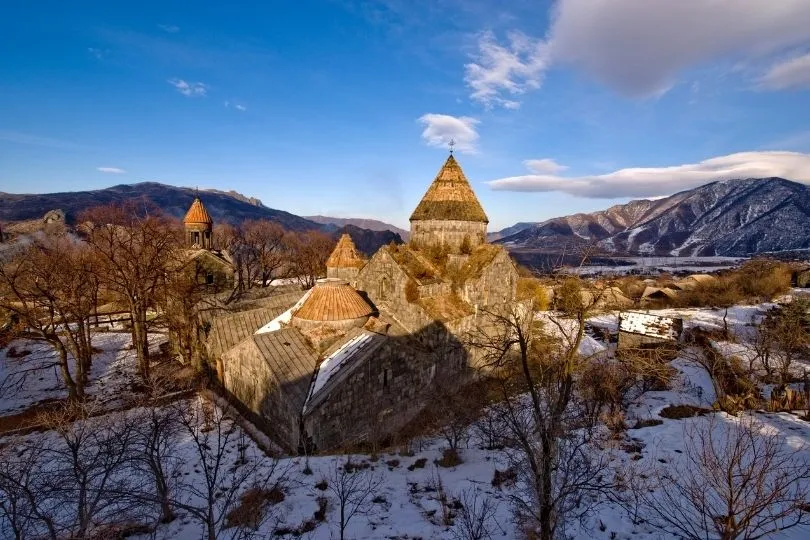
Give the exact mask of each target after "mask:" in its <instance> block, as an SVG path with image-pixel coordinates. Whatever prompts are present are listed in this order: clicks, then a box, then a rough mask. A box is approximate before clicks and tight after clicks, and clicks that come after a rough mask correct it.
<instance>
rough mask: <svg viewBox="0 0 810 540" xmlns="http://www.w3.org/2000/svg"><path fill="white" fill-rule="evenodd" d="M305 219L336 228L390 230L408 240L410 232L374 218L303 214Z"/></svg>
mask: <svg viewBox="0 0 810 540" xmlns="http://www.w3.org/2000/svg"><path fill="white" fill-rule="evenodd" d="M304 218H305V219H308V220H310V221H314V222H315V223H320V224H321V225H328V226H332V227H336V228H342V227H345V226H347V225H353V226H355V227H360V228H361V229H368V230H369V231H391V232H392V233H395V234H398V235H399V236H400V237H401V238H402V239H403V240H406V241H407V240H408V237H409V236H410V234H411V233H410V232H409V231H406V230H405V229H400V228H399V227H397V226H396V225H391V224H390V223H385V222H384V221H379V220H376V219H365V218H335V217H328V216H304Z"/></svg>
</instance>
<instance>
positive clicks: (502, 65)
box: [465, 0, 810, 106]
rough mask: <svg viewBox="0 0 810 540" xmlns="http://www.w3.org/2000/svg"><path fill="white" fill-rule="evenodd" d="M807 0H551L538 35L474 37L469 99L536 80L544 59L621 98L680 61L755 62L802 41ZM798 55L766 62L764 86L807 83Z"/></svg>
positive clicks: (809, 22) (808, 24) (645, 90)
mask: <svg viewBox="0 0 810 540" xmlns="http://www.w3.org/2000/svg"><path fill="white" fill-rule="evenodd" d="M809 29H810V1H808V0H777V1H776V2H768V1H764V0H688V1H684V0H681V1H678V0H558V1H557V2H556V4H555V6H554V8H553V11H552V18H551V26H550V29H549V32H548V33H547V35H546V36H545V39H534V38H531V37H527V36H521V37H520V38H519V39H518V40H517V42H516V41H515V40H514V39H513V38H512V37H511V36H510V43H509V45H502V44H499V43H498V42H497V41H496V39H495V38H494V36H493V35H492V34H491V33H485V34H483V35H482V37H481V41H480V42H479V47H480V49H481V52H480V54H479V59H476V62H475V63H473V64H468V65H467V66H466V70H467V72H466V77H465V80H466V81H467V84H468V85H469V86H470V88H471V89H472V95H471V97H472V99H473V100H476V101H479V102H481V103H483V104H484V105H488V106H491V105H492V104H498V103H500V100H503V99H507V98H506V97H505V96H509V95H511V96H514V95H516V94H520V93H522V92H525V91H526V90H527V89H531V88H537V87H539V86H540V83H541V82H542V77H543V73H544V71H545V70H547V69H548V68H549V67H550V66H555V67H556V66H571V67H574V68H575V69H578V70H580V71H582V72H584V73H586V74H587V75H589V76H590V77H592V78H593V79H595V80H597V81H599V82H601V83H602V84H605V85H607V86H609V87H611V88H613V89H614V90H617V91H618V92H620V93H621V94H623V95H626V96H630V97H651V96H657V95H661V94H662V93H664V92H666V91H667V90H668V89H669V88H670V87H672V85H673V84H675V83H676V82H677V81H678V78H679V76H680V75H681V74H682V73H683V72H684V71H686V70H688V69H690V68H696V67H700V66H703V65H706V64H709V63H713V62H724V61H728V62H737V63H740V62H742V63H749V64H755V65H762V64H763V63H767V64H771V63H773V62H774V58H776V57H778V56H780V55H784V54H785V53H787V52H790V51H793V50H795V49H796V48H799V47H806V46H808V45H810V30H809ZM806 62H810V60H807V58H806V57H801V58H796V59H793V60H791V61H788V62H785V63H783V64H778V65H775V66H774V67H773V68H772V69H771V71H769V72H768V73H767V74H766V75H765V77H764V78H763V81H762V83H763V87H765V88H770V89H782V88H789V87H790V88H793V87H799V86H808V85H809V84H810V83H808V80H809V79H810V75H808V67H807V66H808V64H807V63H806Z"/></svg>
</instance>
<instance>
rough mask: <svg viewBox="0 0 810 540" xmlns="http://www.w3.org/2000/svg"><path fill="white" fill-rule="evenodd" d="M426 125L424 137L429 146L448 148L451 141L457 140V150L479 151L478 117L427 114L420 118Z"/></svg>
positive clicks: (468, 152) (467, 152)
mask: <svg viewBox="0 0 810 540" xmlns="http://www.w3.org/2000/svg"><path fill="white" fill-rule="evenodd" d="M419 122H420V123H422V124H423V125H424V126H425V130H424V131H423V132H422V139H424V141H425V143H427V145H428V146H434V147H436V148H448V145H449V144H450V141H451V140H452V141H455V146H454V148H455V150H458V151H459V152H463V153H466V154H474V153H475V152H476V151H477V148H476V143H477V142H478V132H477V131H476V129H475V126H476V125H478V124H479V120H477V119H476V118H470V117H469V116H450V115H447V114H432V113H431V114H425V115H422V116H421V117H420V118H419Z"/></svg>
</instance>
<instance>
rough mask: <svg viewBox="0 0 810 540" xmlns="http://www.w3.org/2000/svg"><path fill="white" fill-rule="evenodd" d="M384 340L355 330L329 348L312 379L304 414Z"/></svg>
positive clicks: (373, 334) (381, 337)
mask: <svg viewBox="0 0 810 540" xmlns="http://www.w3.org/2000/svg"><path fill="white" fill-rule="evenodd" d="M385 339H386V338H385V336H382V335H380V334H377V333H375V332H370V331H368V330H364V329H360V328H355V329H352V330H351V331H349V333H347V334H346V336H345V338H344V339H342V340H341V341H340V342H339V343H336V344H335V345H333V346H332V347H330V348H329V349H328V350H327V351H326V352H325V353H324V359H323V361H321V363H320V364H319V365H318V371H317V372H316V373H315V376H314V377H313V378H312V383H311V384H310V386H309V389H308V397H307V399H306V406H305V408H304V412H306V411H307V409H310V408H311V407H313V406H315V405H317V404H318V403H319V402H320V401H321V400H322V399H323V397H324V396H326V395H327V394H328V392H329V390H330V389H331V388H334V387H335V385H337V384H338V383H339V382H340V381H342V380H344V379H345V377H346V375H348V373H350V372H351V371H352V366H354V365H357V364H358V362H359V361H360V360H361V359H363V358H366V357H367V356H368V355H370V354H372V353H374V351H376V350H377V349H378V348H379V347H380V345H382V343H383V342H384V341H385Z"/></svg>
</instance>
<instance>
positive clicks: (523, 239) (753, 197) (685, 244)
mask: <svg viewBox="0 0 810 540" xmlns="http://www.w3.org/2000/svg"><path fill="white" fill-rule="evenodd" d="M808 219H810V187H809V186H806V185H804V184H799V183H796V182H791V181H789V180H785V179H782V178H763V179H747V180H728V181H721V182H713V183H710V184H706V185H704V186H700V187H698V188H695V189H693V190H689V191H683V192H680V193H676V194H675V195H672V196H670V197H666V198H663V199H658V200H655V201H650V200H636V201H631V202H629V203H627V204H624V205H616V206H613V207H611V208H608V209H607V210H603V211H600V212H593V213H590V214H574V215H571V216H565V217H559V218H553V219H550V220H547V221H544V222H542V223H537V224H533V225H529V226H528V227H526V228H523V229H522V230H519V231H518V232H516V233H514V234H512V235H508V236H504V237H502V238H501V239H500V240H499V242H501V243H503V244H505V245H507V246H508V247H510V248H513V249H533V250H540V251H551V252H553V251H559V250H561V249H564V248H571V247H573V246H577V245H584V244H595V245H596V246H597V247H598V248H601V250H602V251H604V252H606V253H611V254H617V255H618V254H640V253H649V254H656V255H679V256H710V255H727V256H743V255H750V254H755V253H763V252H771V251H784V250H794V249H804V248H810V227H808V225H807V223H808ZM515 227H518V226H517V225H516V226H515ZM506 231H507V232H508V230H506Z"/></svg>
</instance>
